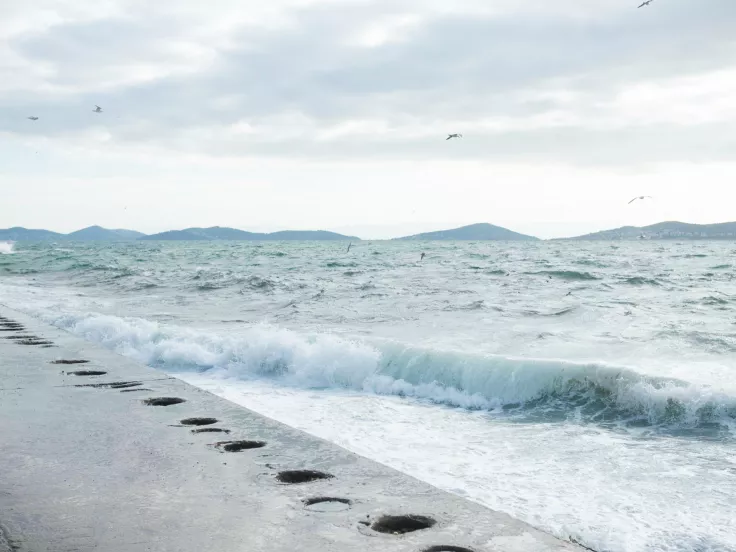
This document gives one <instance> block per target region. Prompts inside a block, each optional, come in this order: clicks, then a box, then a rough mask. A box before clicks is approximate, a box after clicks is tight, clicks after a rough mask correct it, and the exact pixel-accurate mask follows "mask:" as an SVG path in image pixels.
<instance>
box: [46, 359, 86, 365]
mask: <svg viewBox="0 0 736 552" xmlns="http://www.w3.org/2000/svg"><path fill="white" fill-rule="evenodd" d="M88 362H89V360H54V361H52V362H51V364H87V363H88Z"/></svg>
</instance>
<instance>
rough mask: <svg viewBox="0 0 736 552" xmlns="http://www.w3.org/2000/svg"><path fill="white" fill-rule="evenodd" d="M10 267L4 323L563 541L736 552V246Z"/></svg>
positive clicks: (263, 250) (82, 260) (8, 258)
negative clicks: (136, 366)
mask: <svg viewBox="0 0 736 552" xmlns="http://www.w3.org/2000/svg"><path fill="white" fill-rule="evenodd" d="M422 251H424V252H426V254H427V256H426V258H425V259H424V261H421V262H420V261H419V254H420V253H421V252H422ZM2 252H3V253H9V254H5V255H1V256H0V301H1V302H3V303H5V304H7V305H8V306H11V307H13V308H17V309H19V310H23V311H25V312H29V313H31V314H34V315H36V316H39V317H41V318H43V319H45V320H47V321H49V322H51V323H54V324H56V325H57V326H60V327H62V328H66V329H68V330H70V331H72V332H74V333H77V334H79V335H82V336H84V337H86V338H87V339H90V340H92V341H96V342H99V343H102V344H104V345H106V346H107V347H110V348H111V349H114V350H116V351H118V352H120V353H122V354H125V355H127V356H131V357H133V358H136V359H138V360H140V361H141V362H145V363H147V364H150V365H151V366H154V367H157V368H160V369H162V370H165V371H167V372H169V373H173V374H175V375H177V376H179V377H182V378H183V379H185V380H187V381H190V382H192V383H194V384H196V385H199V386H201V387H204V388H206V389H210V390H212V391H213V392H215V393H218V394H220V395H222V396H225V397H227V398H229V399H230V400H233V401H235V402H238V403H241V404H243V405H245V406H248V407H250V408H253V409H255V410H257V411H260V412H263V413H265V414H267V415H269V416H272V417H274V418H276V419H279V420H282V421H284V422H286V423H289V424H291V425H294V426H296V427H299V428H301V429H304V430H306V431H309V432H311V433H314V434H316V435H319V436H322V437H325V438H328V439H330V440H332V441H335V442H337V443H339V444H341V445H343V446H345V447H347V448H349V449H351V450H355V451H356V452H359V453H361V454H364V455H366V456H368V457H371V458H374V459H376V460H379V461H381V462H383V463H385V464H388V465H391V466H394V467H396V468H398V469H400V470H402V471H405V472H407V473H410V474H412V475H414V476H417V477H419V478H421V479H424V480H426V481H429V482H431V483H434V484H436V485H438V486H440V487H443V488H445V489H448V490H450V491H452V492H455V493H458V494H462V495H464V496H467V497H468V498H470V499H472V500H476V501H478V502H481V503H484V504H487V505H489V506H491V507H493V508H495V509H498V510H502V511H505V512H508V513H509V514H511V515H513V516H515V517H518V518H521V519H524V520H526V521H528V522H530V523H532V524H534V525H536V526H538V527H540V528H543V529H545V530H548V531H550V532H552V533H554V534H556V535H558V536H561V537H563V538H568V537H573V538H575V539H576V540H578V541H581V542H583V543H584V544H586V545H587V546H589V547H591V548H594V549H596V550H601V551H603V550H610V551H616V552H619V551H643V550H668V551H675V550H676V551H710V550H713V551H725V550H736V523H734V522H733V521H732V516H733V511H734V508H735V507H736V440H735V439H736V278H734V275H735V274H736V244H734V243H728V242H686V243H672V242H635V243H630V242H621V243H597V242H593V243H568V242H540V243H520V244H498V243H441V242H438V243H433V244H417V243H404V242H397V243H393V242H375V243H370V242H361V243H360V244H358V245H357V246H355V245H354V246H353V248H352V250H351V251H350V253H349V254H347V253H346V251H345V245H344V244H341V243H324V242H321V243H318V242H315V243H263V244H257V243H243V242H238V243H229V242H224V243H204V244H202V243H196V244H195V243H191V244H190V243H166V244H162V243H133V244H113V245H107V244H105V245H101V244H100V245H89V244H87V245H81V244H77V245H75V244H71V245H70V244H64V245H61V246H59V245H27V246H22V245H21V246H18V247H16V248H15V249H12V248H9V247H7V246H6V247H5V248H3V249H2Z"/></svg>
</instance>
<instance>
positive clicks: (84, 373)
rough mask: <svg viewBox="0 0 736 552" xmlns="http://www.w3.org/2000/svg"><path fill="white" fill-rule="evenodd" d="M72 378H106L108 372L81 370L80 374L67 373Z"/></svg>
mask: <svg viewBox="0 0 736 552" xmlns="http://www.w3.org/2000/svg"><path fill="white" fill-rule="evenodd" d="M67 374H69V375H70V376H104V375H105V374H107V372H103V371H101V370H79V371H78V372H67Z"/></svg>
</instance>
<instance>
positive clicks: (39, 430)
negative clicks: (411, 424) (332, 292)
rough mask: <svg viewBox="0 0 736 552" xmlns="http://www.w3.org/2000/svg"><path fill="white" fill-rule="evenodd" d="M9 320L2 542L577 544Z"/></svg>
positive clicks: (346, 546) (452, 547)
mask: <svg viewBox="0 0 736 552" xmlns="http://www.w3.org/2000/svg"><path fill="white" fill-rule="evenodd" d="M0 317H1V319H0V330H2V331H0V551H3V552H4V551H5V550H18V551H22V552H66V551H68V552H71V551H79V552H86V551H92V550H95V551H102V552H123V551H126V552H127V551H144V550H149V551H156V552H164V551H171V552H202V551H212V552H235V551H238V552H258V551H282V550H283V551H300V550H304V551H314V552H328V551H334V552H338V551H340V552H344V551H376V552H379V551H380V552H384V551H389V552H394V551H395V552H401V551H407V552H408V551H411V552H422V551H432V552H443V551H450V552H451V551H460V552H462V551H463V550H465V549H468V550H473V551H476V552H483V551H506V552H526V551H529V552H545V551H550V552H551V551H561V550H580V548H578V547H577V546H575V545H572V544H569V543H566V542H562V541H560V540H558V539H555V538H554V537H552V536H550V535H547V534H545V533H542V532H540V531H537V530H536V529H534V528H532V527H530V526H528V525H526V524H524V523H522V522H519V521H517V520H514V519H512V518H510V517H508V516H506V515H505V514H500V513H497V512H494V511H492V510H489V509H487V508H484V507H482V506H480V505H477V504H474V503H471V502H468V501H466V500H464V499H462V498H460V497H456V496H454V495H451V494H448V493H445V492H443V491H440V490H438V489H436V488H434V487H432V486H430V485H428V484H426V483H422V482H420V481H418V480H416V479H413V478H412V477H410V476H407V475H404V474H402V473H399V472H397V471H394V470H392V469H390V468H387V467H385V466H383V465H380V464H377V463H375V462H372V461H369V460H367V459H365V458H362V457H360V456H357V455H355V454H352V453H350V452H348V451H346V450H344V449H342V448H340V447H338V446H336V445H334V444H332V443H328V442H325V441H322V440H320V439H317V438H315V437H312V436H309V435H306V434H304V433H302V432H300V431H297V430H295V429H292V428H290V427H287V426H285V425H283V424H280V423H277V422H275V421H273V420H271V419H268V418H266V417H263V416H261V415H259V414H256V413H254V412H251V411H249V410H247V409H245V408H242V407H240V406H237V405H235V404H232V403H230V402H228V401H226V400H224V399H221V398H218V397H215V396H214V395H211V394H210V393H207V392H205V391H202V390H200V389H197V388H195V387H192V386H190V385H188V384H186V383H184V382H182V381H179V380H177V379H175V378H170V377H167V376H166V375H165V374H163V373H161V372H158V371H155V370H153V369H151V368H148V367H146V366H141V365H139V364H136V363H135V362H132V361H130V360H128V359H126V358H123V357H120V356H118V355H115V354H114V353H112V352H109V351H107V350H105V349H103V348H101V347H98V346H95V345H92V344H89V343H87V342H85V341H83V340H81V339H79V338H77V337H75V336H72V335H71V334H68V333H66V332H63V331H61V330H58V329H56V328H53V327H50V326H48V325H45V324H43V323H40V322H38V321H37V320H34V319H32V318H29V317H27V316H25V315H22V314H20V313H17V312H14V311H11V310H9V309H7V308H4V307H0ZM24 336H25V337H24ZM70 361H84V362H79V363H68V362H70ZM101 372H102V373H101ZM150 399H163V400H154V401H151V400H150ZM171 399H173V400H171ZM183 420H184V421H185V422H182V421H183ZM213 430H226V431H227V432H225V431H221V432H217V431H213ZM438 462H441V459H438ZM325 498H332V499H337V500H324V499H325Z"/></svg>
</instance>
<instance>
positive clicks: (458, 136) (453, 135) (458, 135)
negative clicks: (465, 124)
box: [445, 134, 463, 141]
mask: <svg viewBox="0 0 736 552" xmlns="http://www.w3.org/2000/svg"><path fill="white" fill-rule="evenodd" d="M462 137H463V135H462V134H448V135H447V138H445V141H447V140H452V139H453V138H462Z"/></svg>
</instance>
